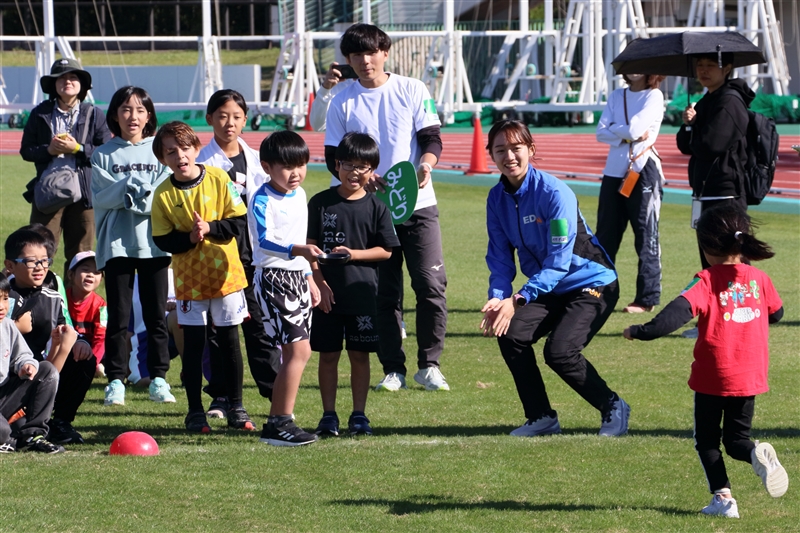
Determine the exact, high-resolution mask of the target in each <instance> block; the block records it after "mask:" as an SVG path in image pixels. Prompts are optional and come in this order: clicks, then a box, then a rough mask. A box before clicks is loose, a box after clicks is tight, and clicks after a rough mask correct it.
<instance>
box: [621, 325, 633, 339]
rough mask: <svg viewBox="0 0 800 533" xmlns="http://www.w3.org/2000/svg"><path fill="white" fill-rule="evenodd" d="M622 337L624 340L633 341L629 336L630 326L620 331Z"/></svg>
mask: <svg viewBox="0 0 800 533" xmlns="http://www.w3.org/2000/svg"><path fill="white" fill-rule="evenodd" d="M622 336H623V337H625V338H626V339H628V340H629V341H632V340H633V337H632V336H631V328H630V326H628V327H627V328H625V329H624V330H622Z"/></svg>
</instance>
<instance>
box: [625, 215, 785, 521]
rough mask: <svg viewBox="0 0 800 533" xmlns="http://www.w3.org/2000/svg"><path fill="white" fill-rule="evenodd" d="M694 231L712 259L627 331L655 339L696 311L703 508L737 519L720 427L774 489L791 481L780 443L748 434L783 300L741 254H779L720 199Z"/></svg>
mask: <svg viewBox="0 0 800 533" xmlns="http://www.w3.org/2000/svg"><path fill="white" fill-rule="evenodd" d="M697 238H698V240H699V242H700V247H701V248H702V250H703V254H704V255H705V258H706V260H707V261H708V262H709V264H710V265H711V266H710V267H709V268H707V269H705V270H703V271H701V272H699V273H698V274H697V275H695V278H694V279H693V280H692V282H691V283H690V284H689V286H688V287H686V289H684V290H683V292H682V293H681V295H680V296H678V297H677V298H675V299H674V300H673V301H672V302H670V304H669V305H667V306H666V307H665V308H664V309H663V310H662V311H661V312H660V313H659V314H658V315H656V317H655V318H653V320H651V321H650V322H648V323H647V324H645V325H636V326H630V327H629V328H626V329H625V331H624V332H623V335H624V336H625V338H626V339H639V340H645V341H647V340H652V339H657V338H659V337H662V336H664V335H667V334H668V333H671V332H673V331H675V330H676V329H678V328H680V327H681V326H683V325H684V324H685V323H686V322H688V321H689V320H691V319H692V317H695V316H699V319H698V323H697V328H698V337H697V342H696V344H695V346H694V362H693V363H692V372H691V375H690V376H689V388H691V389H692V390H693V391H694V439H695V449H696V450H697V454H698V455H699V456H700V462H701V463H702V465H703V469H704V470H705V473H706V478H707V480H708V488H709V489H710V491H711V493H712V494H713V495H714V496H713V497H712V498H711V503H710V504H709V505H708V506H706V507H704V508H703V510H702V511H701V512H702V513H703V514H707V515H716V516H724V517H728V518H739V509H738V506H737V505H736V500H734V499H733V497H732V495H731V483H730V480H729V479H728V474H727V472H726V471H725V463H724V462H723V460H722V452H721V450H720V446H719V444H720V434H721V435H722V443H723V444H724V445H725V451H726V452H727V453H728V455H730V456H731V457H732V458H734V459H736V460H738V461H745V462H748V463H750V464H752V465H753V470H754V471H755V472H756V474H758V475H759V476H760V477H761V480H762V481H763V483H764V487H765V488H766V489H767V492H768V493H769V495H770V496H772V497H773V498H778V497H780V496H783V494H785V493H786V489H787V488H788V486H789V477H788V476H787V475H786V470H784V468H783V466H781V463H780V462H779V461H778V457H777V455H776V454H775V449H774V448H773V447H772V446H771V445H769V444H768V443H766V442H761V443H759V442H758V441H752V440H750V428H751V426H752V421H753V412H754V410H755V395H756V394H762V393H764V392H767V390H769V387H768V386H767V370H768V368H769V343H768V339H769V324H774V323H775V322H778V321H779V320H780V319H781V318H782V317H783V304H782V302H781V298H780V296H778V292H777V291H776V290H775V287H774V286H773V285H772V281H771V280H770V279H769V277H768V276H767V275H766V274H765V273H764V272H762V271H760V270H758V269H757V268H754V267H752V266H750V265H748V264H744V263H742V258H746V259H749V260H751V261H760V260H762V259H769V258H770V257H772V256H773V255H775V254H774V253H773V252H772V250H771V249H770V247H769V246H768V245H767V244H766V243H764V242H762V241H760V240H758V239H757V238H756V237H755V236H754V235H753V225H752V224H751V222H750V217H748V216H747V213H746V212H745V211H744V209H743V208H741V207H740V206H738V205H736V204H723V205H719V206H714V207H712V208H710V209H708V210H704V211H703V214H702V215H701V216H700V220H699V221H698V223H697ZM720 421H722V431H721V432H720Z"/></svg>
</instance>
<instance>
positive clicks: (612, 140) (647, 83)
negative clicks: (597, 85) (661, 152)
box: [597, 74, 664, 313]
mask: <svg viewBox="0 0 800 533" xmlns="http://www.w3.org/2000/svg"><path fill="white" fill-rule="evenodd" d="M622 77H623V78H624V79H625V82H626V83H627V84H628V87H626V88H623V89H617V90H615V91H614V92H613V93H611V96H610V98H609V99H608V105H606V108H605V109H604V110H603V114H602V116H601V117H600V121H599V123H598V124H597V140H598V141H600V142H602V143H606V144H608V145H610V149H609V152H608V158H607V159H606V166H605V168H604V169H603V182H602V185H601V186H600V198H599V202H598V206H597V240H599V241H600V244H601V245H602V246H603V248H605V250H606V252H607V253H608V255H609V257H610V258H611V261H616V256H617V251H618V250H619V246H620V243H621V242H622V236H623V234H624V233H625V228H626V227H627V225H628V222H630V224H631V229H632V230H633V234H634V247H635V248H636V254H637V255H638V256H639V273H638V275H637V276H636V296H635V297H634V299H633V301H632V302H631V303H629V304H628V305H627V306H626V307H625V308H624V309H623V311H624V312H626V313H646V312H650V311H652V310H653V308H654V307H655V306H656V305H658V304H659V299H660V297H661V246H660V244H659V239H658V218H659V214H660V212H661V198H662V196H663V190H662V187H661V184H662V180H663V175H662V171H661V163H660V161H659V159H658V154H657V153H656V151H655V147H654V145H655V142H656V137H658V131H659V129H660V128H661V120H662V119H663V117H664V95H663V94H662V93H661V91H660V90H659V89H658V87H659V86H660V85H661V82H662V81H663V79H664V77H663V76H655V75H647V74H623V76H622ZM629 171H631V172H633V173H636V174H638V179H636V180H635V182H636V183H635V185H633V188H632V189H630V190H628V191H626V190H624V189H622V190H621V185H622V183H623V178H625V177H626V175H628V173H629ZM628 179H630V180H633V179H634V177H633V176H632V177H631V178H627V179H626V180H625V181H626V184H628V183H627V180H628Z"/></svg>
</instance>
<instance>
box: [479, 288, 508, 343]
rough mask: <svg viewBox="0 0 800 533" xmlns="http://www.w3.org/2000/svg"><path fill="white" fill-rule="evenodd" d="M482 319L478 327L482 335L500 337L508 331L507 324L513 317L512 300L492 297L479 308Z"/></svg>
mask: <svg viewBox="0 0 800 533" xmlns="http://www.w3.org/2000/svg"><path fill="white" fill-rule="evenodd" d="M481 313H483V320H481V325H480V329H481V330H482V331H483V336H484V337H491V336H495V337H502V336H503V335H505V334H506V333H507V332H508V326H509V324H511V319H512V318H513V317H514V300H513V299H511V298H506V299H504V300H500V299H499V298H492V299H491V300H489V301H488V302H486V305H484V306H483V308H481Z"/></svg>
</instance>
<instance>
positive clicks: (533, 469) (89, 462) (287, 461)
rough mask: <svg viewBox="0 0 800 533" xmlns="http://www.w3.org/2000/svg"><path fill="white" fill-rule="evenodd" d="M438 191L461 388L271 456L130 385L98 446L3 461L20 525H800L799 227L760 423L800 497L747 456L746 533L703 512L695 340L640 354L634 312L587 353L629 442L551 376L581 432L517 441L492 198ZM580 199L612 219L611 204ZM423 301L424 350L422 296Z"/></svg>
mask: <svg viewBox="0 0 800 533" xmlns="http://www.w3.org/2000/svg"><path fill="white" fill-rule="evenodd" d="M32 176H33V169H32V165H28V164H26V163H22V162H21V161H20V160H19V158H18V157H15V156H2V157H0V236H2V237H3V238H4V237H5V235H7V234H8V233H9V232H10V231H12V230H13V229H15V228H16V227H18V226H20V225H22V224H24V223H25V222H27V217H28V209H29V206H28V204H27V203H25V202H24V201H23V200H22V198H21V196H20V193H21V191H22V189H23V187H24V184H25V183H26V182H27V181H28V179H30V177H32ZM326 184H327V178H326V176H325V173H324V172H310V173H309V177H308V179H307V181H306V186H305V188H306V191H307V193H308V194H309V196H310V195H311V194H313V193H315V192H317V191H319V190H321V189H322V188H324V187H325V186H326ZM436 191H437V197H438V199H439V209H440V212H441V224H442V231H443V236H444V246H445V257H446V265H447V270H448V278H449V286H448V302H449V325H448V334H447V341H446V346H445V353H444V355H443V357H442V369H443V372H444V374H445V376H446V377H447V379H448V382H449V383H450V385H451V387H452V391H451V392H449V393H445V392H443V393H430V392H425V391H424V390H422V389H421V388H420V387H418V386H416V384H413V385H410V387H411V388H410V390H408V391H400V392H398V393H394V394H390V393H382V394H380V393H371V394H370V396H369V402H368V409H367V414H368V416H369V417H370V419H371V420H372V423H373V426H374V428H375V436H374V437H372V438H364V439H351V438H338V439H332V440H325V441H323V442H320V443H317V444H314V445H311V446H307V447H303V448H301V449H280V448H274V447H270V446H267V445H264V444H261V443H259V442H258V434H246V433H242V432H233V431H228V430H227V429H225V428H224V425H221V424H220V422H219V421H217V422H216V424H214V423H213V421H212V426H213V427H214V430H215V431H214V433H213V434H212V435H211V436H206V437H198V436H195V435H188V434H186V433H185V431H184V430H183V417H184V415H185V409H186V403H185V395H184V394H183V391H182V390H181V389H179V388H178V387H177V386H176V387H175V388H174V389H173V391H174V392H175V393H176V396H177V398H178V403H177V404H174V405H155V404H153V403H152V402H150V401H149V400H148V399H147V393H146V392H145V391H144V390H139V389H131V388H129V389H128V393H127V405H125V406H124V407H120V408H106V407H103V405H102V397H103V386H104V383H103V382H101V381H96V382H95V384H94V385H93V387H92V389H91V391H90V392H89V395H88V397H87V399H86V402H85V403H84V405H83V407H82V408H81V411H80V412H79V415H78V418H77V419H76V421H75V424H74V425H75V427H76V428H77V429H78V430H79V431H81V432H82V433H83V435H84V437H85V438H86V439H87V444H85V445H83V446H70V447H69V449H68V453H66V454H62V455H58V456H46V457H42V456H39V455H34V454H30V453H26V454H14V455H9V456H0V498H1V500H0V531H3V532H5V531H8V532H25V531H31V532H42V531H69V532H74V531H106V530H124V531H272V530H274V531H292V532H304V531H413V532H416V531H437V532H440V531H453V532H461V531H476V532H486V531H503V532H506V531H548V532H550V531H553V532H572V531H603V532H615V533H621V532H639V531H658V532H661V531H685V532H727V531H731V532H757V531H775V532H782V533H783V532H789V531H798V530H800V490H798V486H800V454H799V453H798V452H800V402H798V394H800V372H799V371H800V364H799V363H798V349H797V346H798V341H800V328H799V327H798V326H800V311H798V306H797V303H798V301H799V300H800V298H798V297H799V296H800V294H798V293H799V292H800V283H799V282H798V279H799V276H798V274H800V269H799V268H798V259H800V257H799V256H800V253H799V252H800V231H798V230H800V224H798V222H799V220H798V217H797V216H790V215H777V214H770V213H759V214H758V218H759V219H760V221H761V223H762V228H761V231H760V236H761V237H762V238H763V239H764V240H766V241H767V242H769V243H770V244H772V245H773V247H774V248H775V249H776V250H777V252H778V255H777V256H776V258H774V259H772V260H769V261H766V262H763V263H762V264H761V265H760V266H761V268H763V269H764V270H766V271H767V272H768V273H769V275H770V276H771V277H772V279H773V281H774V283H775V285H776V287H777V288H778V290H779V291H780V292H781V295H782V297H783V300H784V305H785V308H786V315H785V317H784V320H783V322H781V323H780V324H778V325H776V326H773V327H772V328H771V330H770V333H771V347H772V349H771V354H772V358H771V359H772V364H771V372H770V386H771V391H770V392H769V393H767V394H764V395H763V396H760V397H759V398H758V401H757V408H756V417H755V421H754V436H755V438H758V439H761V440H767V441H769V442H770V443H772V444H773V445H774V446H775V449H776V450H777V452H778V454H779V457H780V458H781V461H782V462H783V464H784V465H785V467H786V469H787V471H788V472H789V477H790V478H791V480H792V481H791V484H790V487H789V492H788V493H787V494H786V495H785V496H784V497H783V498H781V499H778V500H773V499H772V498H770V497H769V496H768V495H767V494H766V492H765V491H764V490H763V488H762V487H761V482H760V479H759V478H758V477H756V476H755V475H754V474H753V471H752V469H751V467H750V465H748V464H745V463H740V462H734V461H732V460H728V461H727V465H728V470H729V474H730V477H731V481H732V484H733V493H734V496H735V497H736V498H737V500H738V503H739V512H740V514H741V516H742V518H741V519H740V520H726V519H715V518H709V517H705V516H701V515H699V514H698V511H699V509H700V508H701V507H702V506H704V505H706V504H707V503H708V501H709V499H710V496H709V494H708V492H707V488H706V482H705V477H704V475H703V471H702V469H701V467H700V463H699V461H698V459H697V455H696V453H695V451H694V448H693V440H692V393H691V391H690V390H689V388H688V387H687V385H686V380H687V378H688V375H689V365H690V363H691V360H692V355H691V351H692V341H690V340H686V339H682V338H680V337H679V336H678V335H677V334H676V335H672V336H669V337H667V338H664V339H661V340H658V341H653V342H650V343H642V342H635V343H634V342H628V341H625V340H624V339H623V338H622V336H621V331H622V329H623V328H624V327H625V326H627V325H629V324H631V323H633V320H632V319H631V317H630V316H628V315H624V314H622V313H619V312H616V313H614V314H613V315H612V317H611V319H610V320H609V321H608V323H607V324H606V326H605V328H604V329H603V330H602V331H601V332H600V333H599V334H598V335H597V336H596V337H595V339H594V340H593V342H592V344H591V345H590V346H589V347H588V349H587V350H586V355H587V357H588V358H589V359H590V360H591V361H592V363H593V364H594V365H595V366H596V367H597V368H598V370H599V371H600V372H601V374H602V376H603V377H604V378H605V379H606V380H607V381H608V383H609V385H610V386H611V387H612V388H614V389H615V390H617V391H619V392H620V394H621V395H622V396H623V397H624V398H625V399H626V400H627V401H628V403H630V404H631V406H632V414H631V419H630V433H629V435H627V436H625V437H622V438H619V439H605V438H600V437H598V436H597V435H596V433H597V429H598V428H599V423H600V420H599V415H598V413H597V412H596V411H594V409H592V408H591V407H590V406H589V405H588V404H586V403H585V402H584V401H583V400H581V399H580V398H579V397H578V396H577V395H576V394H575V393H574V392H573V391H572V390H570V389H568V387H567V386H566V385H565V384H564V383H563V382H561V380H560V379H558V377H557V376H555V374H554V373H553V372H552V371H550V370H549V369H545V370H544V371H543V373H544V376H545V381H546V382H547V385H548V391H549V393H550V396H551V400H552V402H553V404H554V407H555V409H557V410H558V413H559V419H560V421H561V425H562V427H563V429H564V434H563V435H560V436H553V437H543V438H532V439H520V438H513V437H509V436H507V433H508V432H509V431H510V430H511V429H513V428H514V427H516V426H518V425H520V424H521V423H522V422H523V421H524V419H523V414H522V409H521V406H520V403H519V400H518V399H517V395H516V391H515V389H514V385H513V383H512V380H511V376H510V373H509V372H508V370H507V368H506V366H505V363H504V362H503V360H502V358H501V357H500V354H499V350H498V348H497V344H496V342H495V341H494V340H491V339H484V338H483V337H481V336H480V333H479V330H478V323H479V322H480V318H481V315H480V313H479V309H480V307H481V305H482V304H483V303H484V302H485V300H486V285H487V276H488V271H487V269H486V266H485V262H484V255H485V248H486V232H485V229H484V228H485V226H484V209H485V199H486V195H487V192H488V189H487V188H484V187H472V186H464V185H452V184H443V183H439V184H437V185H436ZM580 202H581V206H582V208H583V213H584V215H585V216H586V218H587V220H588V221H589V223H590V224H593V222H594V218H595V212H596V204H597V201H596V198H590V197H580ZM688 219H689V208H688V206H677V205H665V206H664V207H663V210H662V225H661V231H662V250H663V262H664V278H663V294H664V302H663V303H666V301H668V300H669V299H671V298H672V297H674V296H675V295H677V294H678V293H679V291H680V290H681V289H682V288H683V287H684V286H685V285H686V284H687V283H688V282H689V281H690V280H691V278H692V275H693V274H694V273H695V271H696V270H697V269H698V265H699V259H698V254H697V248H696V241H695V238H694V235H693V234H692V230H690V229H689V223H688ZM618 261H619V263H618V268H619V272H620V278H621V286H622V296H621V300H620V303H621V304H623V305H624V304H625V303H627V302H628V301H630V299H631V298H632V292H633V285H634V280H635V264H636V258H635V255H634V252H633V245H632V241H631V239H630V238H628V239H626V241H625V243H624V244H623V247H622V252H621V254H620V257H619V258H618ZM57 264H58V265H60V264H62V262H61V261H60V260H59V261H58V262H57ZM59 268H60V267H59ZM406 294H407V295H408V296H409V297H408V299H407V301H406V308H408V313H407V315H406V323H407V324H408V330H409V339H408V342H407V347H412V346H413V345H414V342H415V334H414V332H415V329H416V328H415V326H414V312H413V309H410V308H411V307H413V305H412V304H413V293H412V292H411V290H410V288H407V290H406ZM619 307H620V308H621V307H622V306H619ZM731 342H740V341H739V340H738V339H731ZM412 353H413V349H412ZM540 353H541V345H540V346H538V347H537V355H538V354H540ZM412 359H413V356H412ZM179 370H180V369H179V368H178V365H177V364H176V365H175V366H173V368H172V369H171V371H170V373H169V375H168V381H170V382H171V383H172V384H173V385H175V384H177V383H179V380H178V373H179ZM372 376H373V383H375V382H377V381H378V379H380V377H381V371H380V367H379V365H378V362H377V358H373V372H372ZM409 381H411V380H409ZM347 383H348V367H347V365H346V363H344V362H343V364H342V366H341V367H340V385H341V388H340V398H339V400H340V401H339V406H340V407H339V414H340V417H343V418H346V417H347V415H348V414H349V410H350V403H349V390H348V385H347ZM245 405H246V407H247V408H248V410H249V412H250V414H251V415H252V416H253V418H254V419H256V421H257V423H258V425H259V427H260V424H261V423H262V422H263V420H264V416H265V415H266V413H267V411H268V404H267V402H266V400H263V399H262V398H260V397H259V396H258V393H257V390H256V389H255V386H254V384H253V382H252V380H251V379H250V378H249V376H248V375H247V372H245ZM296 415H297V420H298V423H299V424H300V425H301V426H304V427H306V428H308V429H313V427H315V425H316V423H317V421H318V419H319V416H320V415H321V403H320V399H319V392H318V389H317V378H316V359H315V358H312V361H311V363H310V364H309V368H308V370H307V372H306V375H305V376H304V379H303V384H302V388H301V390H300V394H299V398H298V404H297V409H296ZM128 430H142V431H146V432H148V433H150V434H151V435H153V436H154V437H155V438H156V440H157V441H158V443H159V445H160V448H161V455H160V456H158V457H148V458H137V457H128V458H125V457H112V456H109V455H108V454H107V451H108V447H109V445H110V443H111V441H112V440H113V438H114V437H115V436H116V435H118V434H120V433H122V432H124V431H128Z"/></svg>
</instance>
